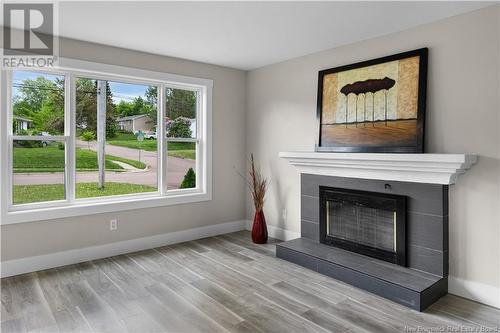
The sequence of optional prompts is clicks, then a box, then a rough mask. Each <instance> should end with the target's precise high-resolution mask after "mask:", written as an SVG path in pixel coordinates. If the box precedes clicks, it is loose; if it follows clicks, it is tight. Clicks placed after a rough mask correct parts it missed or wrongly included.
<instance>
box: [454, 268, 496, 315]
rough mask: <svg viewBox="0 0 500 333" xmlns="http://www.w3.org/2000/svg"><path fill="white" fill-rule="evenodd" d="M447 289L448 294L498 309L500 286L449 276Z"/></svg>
mask: <svg viewBox="0 0 500 333" xmlns="http://www.w3.org/2000/svg"><path fill="white" fill-rule="evenodd" d="M448 291H449V293H450V294H453V295H457V296H461V297H463V298H468V299H471V300H473V301H476V302H479V303H483V304H486V305H490V306H493V307H495V308H499V309H500V288H498V287H495V286H490V285H488V284H484V283H480V282H475V281H469V280H464V279H461V278H457V277H454V276H449V277H448Z"/></svg>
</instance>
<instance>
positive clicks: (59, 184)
mask: <svg viewBox="0 0 500 333" xmlns="http://www.w3.org/2000/svg"><path fill="white" fill-rule="evenodd" d="M64 149H65V147H64V143H63V142H56V141H49V140H47V141H21V140H15V141H14V143H13V156H14V158H13V161H12V162H13V177H12V178H13V189H12V193H13V197H12V203H13V204H15V205H16V204H23V203H33V202H42V201H54V200H64V199H65V198H66V196H65V193H64V168H65V156H64Z"/></svg>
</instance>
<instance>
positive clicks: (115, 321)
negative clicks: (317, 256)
mask: <svg viewBox="0 0 500 333" xmlns="http://www.w3.org/2000/svg"><path fill="white" fill-rule="evenodd" d="M275 242H276V241H274V240H270V243H269V244H266V245H255V244H253V243H252V242H251V240H250V234H249V233H248V232H246V231H245V232H243V231H242V232H237V233H232V234H227V235H223V236H218V237H211V238H206V239H202V240H198V241H192V242H187V243H182V244H177V245H172V246H165V247H161V248H156V249H152V250H147V251H141V252H136V253H131V254H127V255H121V256H116V257H112V258H107V259H101V260H95V261H90V262H85V263H81V264H76V265H70V266H65V267H60V268H55V269H49V270H45V271H40V272H36V273H30V274H24V275H19V276H15V277H10V278H5V279H2V281H1V287H2V289H1V291H2V295H1V297H2V312H1V315H2V317H1V323H2V325H1V332H2V333H7V332H27V331H28V332H31V331H33V332H328V331H331V332H376V333H379V332H412V331H414V330H415V331H416V330H418V329H420V331H422V329H424V328H426V329H434V331H439V332H446V331H449V332H455V331H456V330H459V329H462V330H463V329H464V328H465V327H467V328H471V329H472V330H476V329H477V330H478V332H480V329H481V326H485V327H494V328H498V327H499V326H500V311H499V310H497V309H494V308H491V307H488V306H485V305H481V304H478V303H475V302H471V301H468V300H465V299H462V298H459V297H456V296H452V295H448V296H446V297H444V298H442V299H441V300H440V301H438V302H437V303H436V304H434V305H433V306H431V307H430V308H429V309H428V310H427V311H426V312H425V313H419V312H416V311H413V310H410V309H408V308H406V307H404V306H401V305H398V304H396V303H392V302H390V301H387V300H385V299H383V298H380V297H377V296H374V295H372V294H369V293H367V292H364V291H362V290H360V289H356V288H353V287H351V286H349V285H347V284H344V283H341V282H338V281H336V280H334V279H331V278H328V277H326V276H323V275H320V274H318V273H315V272H313V271H310V270H308V269H305V268H302V267H300V266H297V265H294V264H292V263H289V262H286V261H282V260H280V259H277V258H275V256H274V250H275V246H274V244H273V243H275Z"/></svg>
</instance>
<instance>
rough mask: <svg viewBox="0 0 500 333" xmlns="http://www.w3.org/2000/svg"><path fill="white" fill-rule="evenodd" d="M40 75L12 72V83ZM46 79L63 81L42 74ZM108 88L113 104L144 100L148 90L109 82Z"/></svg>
mask: <svg viewBox="0 0 500 333" xmlns="http://www.w3.org/2000/svg"><path fill="white" fill-rule="evenodd" d="M39 75H41V74H40V73H35V72H26V71H14V73H13V83H14V84H22V82H23V81H24V80H28V79H32V80H33V79H36V78H37V76H39ZM43 75H44V76H45V78H46V79H48V80H51V81H55V80H56V79H57V78H60V79H63V76H57V75H51V74H45V73H44V74H43ZM109 86H110V88H111V92H112V94H113V101H114V102H115V103H119V102H120V101H122V100H123V101H125V102H132V101H133V100H134V98H135V97H138V96H141V97H143V98H144V93H145V92H146V89H147V88H148V86H147V85H140V84H130V83H121V82H114V81H109ZM12 92H13V96H16V95H17V93H18V88H16V87H13V90H12Z"/></svg>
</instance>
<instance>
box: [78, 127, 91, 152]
mask: <svg viewBox="0 0 500 333" xmlns="http://www.w3.org/2000/svg"><path fill="white" fill-rule="evenodd" d="M80 138H81V139H82V140H83V141H85V142H87V146H88V148H89V150H90V142H91V141H94V140H95V134H94V132H91V131H85V132H83V133H82V135H81V136H80Z"/></svg>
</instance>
